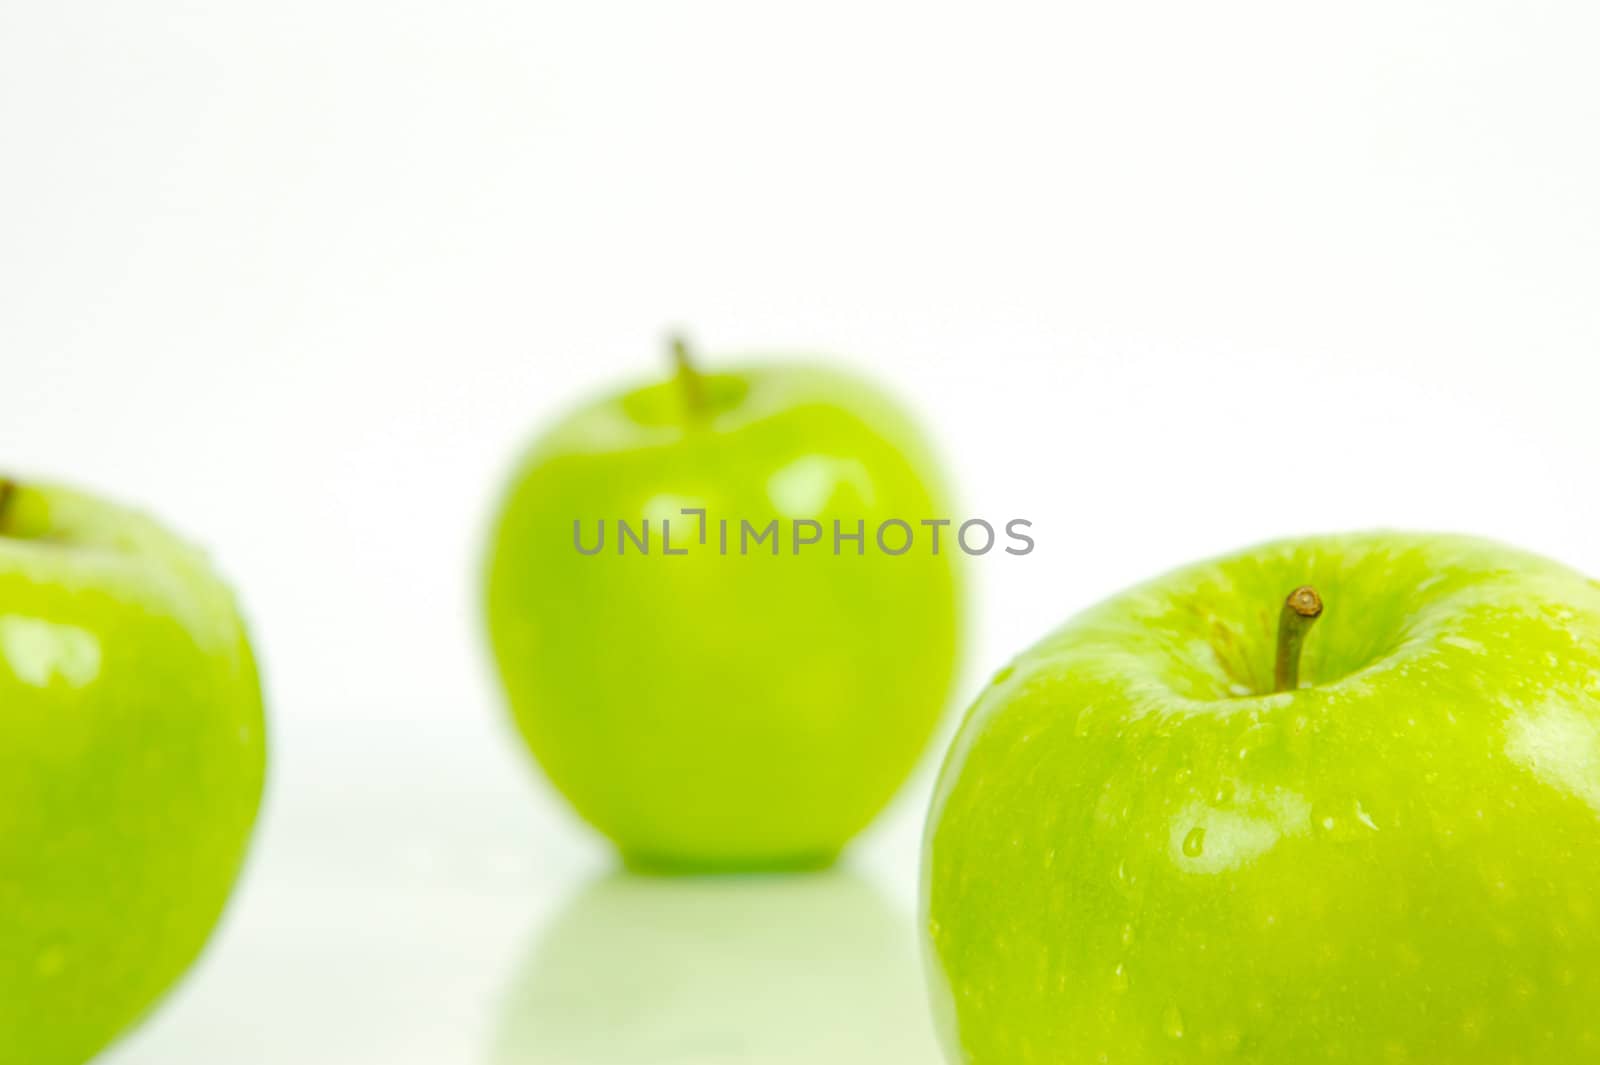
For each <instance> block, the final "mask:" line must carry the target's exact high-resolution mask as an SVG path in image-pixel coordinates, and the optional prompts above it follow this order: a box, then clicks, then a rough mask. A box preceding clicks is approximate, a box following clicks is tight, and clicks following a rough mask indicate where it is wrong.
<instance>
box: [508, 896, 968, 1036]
mask: <svg viewBox="0 0 1600 1065" xmlns="http://www.w3.org/2000/svg"><path fill="white" fill-rule="evenodd" d="M917 962H918V959H917V942H916V938H915V936H914V935H913V934H912V928H911V922H910V920H909V919H907V917H906V916H905V915H903V914H901V913H900V912H899V911H898V910H897V909H896V908H895V907H893V906H891V905H890V904H889V903H888V902H887V901H886V900H885V899H884V898H883V897H882V896H881V895H880V894H879V893H878V892H877V891H876V890H874V889H873V888H872V887H871V886H870V885H868V884H867V883H865V882H864V881H862V880H860V879H858V878H856V877H855V876H852V875H850V874H847V873H842V872H838V871H829V872H825V873H816V874H806V875H800V876H752V877H700V878H689V877H670V878H664V877H640V876H634V875H625V874H618V875H612V876H608V877H605V878H603V879H601V880H599V881H596V882H595V883H593V884H590V885H589V886H588V887H586V888H585V889H584V890H583V891H582V892H581V893H580V894H579V896H578V897H577V898H576V899H574V900H573V901H572V902H571V903H569V904H568V905H566V906H565V907H564V908H563V909H562V910H561V911H560V912H558V913H557V914H556V916H555V917H554V918H553V919H552V920H551V921H550V922H549V924H548V925H547V926H546V927H545V928H544V929H543V930H542V931H541V933H540V934H539V936H538V938H537V940H536V942H535V943H534V945H533V949H532V950H531V951H530V953H529V954H528V957H527V958H526V960H525V961H524V962H523V964H522V966H521V968H520V970H519V971H518V972H517V974H516V976H515V978H514V979H513V980H512V982H511V985H510V987H509V988H508V991H507V994H506V996H505V1003H504V1005H503V1007H502V1010H501V1013H502V1018H501V1022H500V1027H499V1031H498V1034H497V1037H496V1040H495V1046H494V1051H493V1053H492V1055H491V1056H490V1061H491V1062H493V1065H620V1063H637V1065H746V1063H748V1065H929V1063H930V1062H932V1061H934V1060H936V1059H937V1058H938V1054H939V1051H938V1047H937V1046H936V1045H935V1043H934V1039H933V1033H932V1031H931V1029H930V1027H929V1024H928V1014H927V1003H926V1000H925V999H924V997H923V995H922V988H921V984H920V982H919V980H918V964H917Z"/></svg>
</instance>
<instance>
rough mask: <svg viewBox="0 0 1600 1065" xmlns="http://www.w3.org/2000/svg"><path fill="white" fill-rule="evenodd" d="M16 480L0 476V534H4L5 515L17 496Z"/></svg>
mask: <svg viewBox="0 0 1600 1065" xmlns="http://www.w3.org/2000/svg"><path fill="white" fill-rule="evenodd" d="M17 490H18V489H17V482H16V481H13V480H12V479H11V478H9V477H0V536H4V535H5V531H6V516H7V514H8V513H9V512H10V510H11V504H12V502H13V501H14V500H15V499H16V498H17Z"/></svg>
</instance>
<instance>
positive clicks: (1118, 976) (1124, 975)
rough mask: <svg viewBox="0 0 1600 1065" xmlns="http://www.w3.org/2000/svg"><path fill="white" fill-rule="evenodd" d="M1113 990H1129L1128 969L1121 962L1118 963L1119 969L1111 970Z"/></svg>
mask: <svg viewBox="0 0 1600 1065" xmlns="http://www.w3.org/2000/svg"><path fill="white" fill-rule="evenodd" d="M1111 990H1113V991H1126V990H1128V968H1127V966H1125V965H1123V964H1122V963H1121V962H1120V961H1119V962H1117V967H1116V968H1115V969H1112V970H1111Z"/></svg>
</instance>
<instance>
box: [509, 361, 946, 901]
mask: <svg viewBox="0 0 1600 1065" xmlns="http://www.w3.org/2000/svg"><path fill="white" fill-rule="evenodd" d="M704 385H705V388H706V394H707V396H708V410H706V411H703V412H701V413H700V414H698V415H692V414H689V413H686V407H685V396H684V394H683V391H682V388H681V382H679V381H667V382H664V383H661V384H658V385H654V386H649V387H646V388H643V389H640V390H637V391H634V392H630V393H626V394H624V395H622V396H619V397H611V398H607V399H604V400H601V401H599V402H597V403H594V404H591V405H588V406H586V407H584V408H583V409H581V410H579V411H577V412H575V413H574V414H573V415H571V416H570V417H569V418H567V419H566V420H564V421H563V422H562V423H561V424H559V425H557V426H555V427H554V428H553V429H552V430H551V431H550V432H549V433H548V434H547V435H545V436H544V437H543V438H542V439H541V440H539V441H538V442H537V443H536V444H535V445H534V446H533V448H532V450H531V451H530V452H529V453H528V454H527V456H526V457H525V458H524V460H523V462H522V463H521V466H520V468H519V469H518V471H517V473H516V475H515V477H514V479H513V482H512V485H511V488H510V490H509V493H508V494H507V496H506V498H505V500H504V503H503V505H502V507H501V510H500V514H499V517H498V520H497V521H496V523H495V530H494V534H493V542H492V545H491V549H490V557H489V566H488V577H487V606H488V621H489V632H490V636H491V639H492V643H493V648H494V652H495V658H496V660H497V662H498V664H499V667H500V673H501V676H502V678H503V680H504V683H505V687H506V691H507V693H508V696H509V701H510V706H511V709H512V711H513V713H514V716H515V718H516V723H517V725H518V727H519V728H520V730H521V732H522V735H523V736H524V737H525V739H526V741H527V744H528V746H529V748H530V749H531V750H532V752H533V753H534V755H535V756H536V758H537V759H538V762H539V764H540V765H541V766H542V767H543V769H544V771H545V773H546V774H547V775H548V776H549V778H550V780H551V781H553V782H554V784H555V785H556V787H557V788H558V789H559V790H560V791H561V792H562V793H563V794H564V795H565V796H566V797H567V799H568V800H569V801H570V802H571V803H572V805H573V807H575V808H576V810H577V811H578V813H579V814H581V815H582V816H583V817H584V818H585V819H586V820H587V821H588V822H589V823H590V824H592V825H594V826H595V827H596V828H598V829H599V830H600V831H601V832H603V833H604V834H605V835H607V836H608V837H610V838H611V839H612V840H613V841H614V842H615V843H616V844H617V846H618V847H620V848H621V850H622V851H623V853H624V855H625V856H626V857H627V858H628V860H629V861H630V862H631V863H632V864H634V865H636V866H639V867H647V868H652V869H658V870H716V869H746V868H762V867H782V866H807V865H819V864H826V863H827V862H829V861H831V860H832V859H833V857H834V856H835V855H836V854H837V853H838V851H839V850H840V848H841V847H843V846H844V844H845V843H846V841H848V840H849V839H850V838H851V837H852V836H854V835H855V834H856V833H857V832H859V831H860V830H861V829H862V828H863V827H864V826H865V825H866V824H867V823H868V822H869V821H870V820H871V819H872V818H873V816H874V815H875V814H876V813H877V812H878V811H879V810H880V809H881V808H882V807H883V806H884V805H885V804H886V803H887V802H888V801H889V799H890V798H891V796H893V795H894V793H895V791H896V790H897V789H898V788H899V787H900V785H901V784H902V783H903V782H904V780H905V779H906V777H907V775H908V774H909V773H910V771H911V769H912V768H913V766H914V764H915V762H916V760H917V758H918V756H919V754H920V753H921V751H922V750H923V748H924V746H925V744H926V743H927V740H928V738H929V736H930V734H931V733H932V731H933V729H934V727H935V724H936V723H937V721H938V719H939V717H940V715H941V712H942V711H943V709H944V707H945V704H946V701H947V699H948V693H949V688H950V684H951V677H952V671H953V668H954V663H955V657H956V644H957V615H958V604H957V599H958V589H957V576H956V562H957V559H956V549H955V547H954V544H953V536H952V532H951V530H950V529H946V530H945V535H944V540H943V541H942V543H941V551H940V553H939V554H938V555H934V554H933V553H932V552H931V550H927V549H921V550H917V549H914V550H912V551H909V552H907V553H906V554H904V555H900V556H898V557H890V556H886V555H883V554H881V553H879V552H877V551H876V549H875V546H874V545H872V544H870V543H869V544H868V549H867V553H866V554H865V555H864V556H858V555H857V554H855V553H854V547H853V545H849V544H847V545H845V548H846V550H845V552H844V553H843V554H841V555H839V556H835V555H834V554H833V553H832V539H831V537H832V530H833V524H832V523H833V521H834V519H836V518H837V519H839V520H841V521H842V522H844V528H845V530H846V531H850V530H853V529H854V528H855V523H856V521H858V520H864V521H865V522H866V527H867V530H868V532H867V536H868V537H869V538H871V537H872V536H873V532H872V530H873V529H875V528H876V526H877V524H878V522H879V521H880V520H882V519H885V518H889V517H899V518H903V519H905V520H908V521H910V522H912V523H913V524H914V523H916V522H917V521H918V520H920V519H921V518H924V517H930V518H931V517H940V518H942V517H947V516H948V515H949V511H948V508H947V507H946V506H945V503H944V500H943V495H942V492H941V490H940V489H939V487H938V485H937V483H936V480H937V478H936V474H935V467H934V464H933V462H932V461H931V459H930V458H929V456H928V454H927V451H926V448H925V445H924V443H923V441H922V437H921V434H920V433H918V432H917V430H916V429H915V427H914V426H913V425H912V424H911V423H910V421H909V420H908V419H907V418H906V417H905V415H904V414H902V413H901V412H900V411H899V410H898V408H897V407H896V406H895V405H894V404H893V403H891V402H890V401H889V400H888V399H886V398H885V397H884V396H882V395H881V394H880V393H879V392H878V391H877V390H875V389H874V388H872V387H871V386H869V385H867V384H866V383H864V382H862V381H859V380H857V379H855V378H852V377H848V376H844V375H841V374H838V373H834V372H829V371H824V370H819V369H811V368H804V367H781V366H780V367H766V368H762V369H759V370H748V371H741V372H735V373H728V374H717V375H714V376H710V377H707V378H705V379H704ZM681 507H704V508H706V510H707V512H708V517H709V519H710V521H711V528H710V529H709V530H708V535H707V543H706V544H705V545H701V544H700V543H699V540H698V522H699V519H698V518H697V517H688V518H684V517H682V516H681V515H680V513H679V509H680V508H681ZM645 516H653V517H656V518H661V517H666V518H670V519H672V537H673V549H674V550H675V551H676V550H680V549H687V550H688V551H689V553H688V554H687V555H683V556H677V555H675V556H672V557H664V556H663V555H662V554H661V553H660V546H661V545H660V541H659V536H660V529H659V526H658V527H657V528H656V529H655V530H654V532H653V535H654V536H655V537H656V539H655V540H653V541H652V552H651V554H650V555H648V556H643V555H640V554H638V553H637V552H636V551H634V550H633V548H632V546H631V545H630V546H629V549H628V553H627V554H626V555H619V554H618V553H617V550H616V547H617V545H616V543H614V542H613V541H614V537H612V538H608V540H607V541H606V545H605V550H604V551H603V552H602V553H601V554H598V555H594V556H583V555H580V554H579V553H578V551H577V550H576V549H575V547H574V541H573V523H574V521H575V520H581V521H582V522H583V523H584V529H585V533H584V537H585V543H586V545H587V546H592V545H593V539H592V537H593V529H594V527H595V522H596V521H597V520H598V519H605V520H607V521H608V522H611V521H614V520H615V519H618V518H623V519H627V520H629V521H630V522H635V523H637V521H638V519H640V518H641V517H645ZM723 518H726V519H727V520H729V522H730V526H731V527H732V529H731V532H730V551H729V553H728V554H727V555H723V554H721V553H720V552H719V543H718V541H719V533H718V530H717V526H716V523H717V522H718V521H719V520H720V519H723ZM773 518H777V519H780V521H781V522H783V523H785V524H786V525H787V523H789V522H792V520H793V519H795V518H809V519H814V520H816V521H818V522H820V523H821V524H822V526H823V528H824V529H825V530H826V532H825V536H824V542H823V543H821V544H818V545H813V546H811V547H809V548H806V549H804V550H803V551H802V553H801V554H799V555H795V554H794V553H793V552H792V546H791V542H790V540H789V539H788V538H787V533H786V534H785V535H786V539H785V540H784V542H783V544H782V545H781V553H780V554H779V555H777V556H776V557H774V556H772V555H771V554H770V553H769V548H767V547H765V546H762V547H760V548H755V549H752V550H751V553H749V554H748V555H741V554H739V551H738V540H737V536H738V527H739V522H740V521H741V520H748V521H750V522H751V523H752V524H753V525H756V526H763V525H765V524H766V522H768V521H770V520H771V519H773ZM680 523H681V524H680ZM612 531H613V532H614V528H613V530H612Z"/></svg>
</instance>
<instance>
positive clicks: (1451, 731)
mask: <svg viewBox="0 0 1600 1065" xmlns="http://www.w3.org/2000/svg"><path fill="white" fill-rule="evenodd" d="M1307 588H1309V589H1314V590H1315V591H1316V593H1318V594H1317V596H1316V599H1317V602H1316V604H1315V608H1316V609H1315V611H1314V612H1313V610H1312V606H1313V604H1312V603H1311V600H1310V599H1308V598H1303V599H1302V603H1301V605H1302V606H1303V607H1305V610H1304V612H1302V613H1299V614H1298V616H1299V617H1300V620H1299V621H1295V620H1294V619H1293V618H1291V617H1290V614H1292V613H1297V612H1296V611H1294V610H1292V609H1290V607H1292V606H1293V604H1292V603H1291V604H1290V605H1289V607H1286V606H1285V596H1286V595H1289V594H1290V593H1291V592H1296V594H1298V592H1297V590H1301V591H1303V590H1305V589H1307ZM1308 619H1309V620H1308ZM1310 621H1315V625H1314V627H1311V626H1310V624H1309V622H1310ZM1296 639H1298V640H1299V642H1300V645H1301V646H1300V654H1301V661H1300V662H1299V676H1298V677H1297V678H1295V680H1294V681H1293V683H1291V684H1289V685H1286V686H1285V687H1284V688H1283V689H1282V690H1278V689H1279V686H1278V683H1277V680H1278V678H1277V677H1275V668H1274V666H1275V659H1276V658H1278V657H1279V656H1277V655H1275V647H1277V646H1281V644H1282V643H1283V641H1284V640H1289V641H1293V640H1296ZM923 860H924V868H923V888H922V890H923V919H924V928H925V932H926V936H927V943H928V947H929V959H930V965H929V972H930V983H931V986H932V989H933V996H934V1000H935V1008H936V1013H937V1014H938V1017H939V1021H940V1025H941V1028H942V1037H943V1041H944V1044H945V1047H946V1050H947V1053H948V1055H949V1057H950V1060H951V1061H953V1062H965V1063H973V1065H1029V1063H1045V1062H1049V1063H1052V1065H1054V1063H1059V1062H1066V1061H1073V1062H1077V1061H1082V1062H1115V1063H1118V1065H1157V1063H1160V1065H1185V1063H1196V1065H1198V1063H1212V1062H1216V1063H1221V1062H1229V1063H1236V1062H1254V1063H1261V1065H1279V1063H1284V1062H1294V1063H1296V1065H1323V1063H1333V1062H1348V1063H1360V1065H1368V1063H1378V1062H1383V1063H1392V1062H1405V1063H1416V1065H1424V1063H1426V1065H1433V1063H1439V1062H1449V1063H1451V1065H1511V1063H1514V1062H1522V1063H1526V1065H1535V1063H1543V1062H1580V1061H1600V1012H1597V1011H1596V1009H1595V1003H1596V1002H1600V896H1597V895H1596V891H1595V885H1596V884H1600V587H1597V585H1596V584H1595V583H1594V582H1592V581H1590V580H1587V579H1586V578H1584V577H1583V576H1581V575H1579V574H1578V573H1575V572H1573V571H1571V570H1569V569H1567V568H1565V567H1563V566H1561V565H1558V564H1557V563H1555V562H1551V561H1547V560H1545V559H1543V558H1539V557H1536V556H1534V555H1531V554H1527V553H1524V552H1522V551H1518V550H1514V549H1512V548H1509V547H1505V546H1501V545H1498V544H1494V543H1489V542H1486V541H1482V540H1475V539H1469V538H1465V537H1460V536H1444V535H1419V534H1406V533H1388V532H1374V533H1361V534H1354V535H1343V536H1325V537H1318V538H1313V539H1306V540H1299V541H1291V542H1283V543H1274V544H1268V545H1266V546H1262V547H1257V548H1254V549H1251V550H1247V551H1243V552H1241V553H1239V554H1237V555H1233V556H1231V557H1227V558H1223V559H1219V560H1215V561H1210V562H1204V563H1200V564H1197V565H1193V566H1190V567H1188V568H1185V569H1181V570H1178V571H1176V572H1174V573H1171V574H1168V575H1167V576H1164V577H1161V578H1158V579H1156V580H1153V581H1151V582H1150V583H1148V584H1144V585H1141V586H1139V587H1137V588H1134V589H1132V590H1130V591H1128V592H1125V593H1123V594H1121V595H1119V596H1116V597H1114V598H1112V599H1110V600H1108V601H1107V602H1104V603H1102V604H1100V605H1099V606H1096V607H1094V608H1092V609H1090V610H1088V611H1086V612H1084V613H1083V614H1081V615H1079V616H1078V617H1076V618H1075V619H1073V620H1072V621H1070V622H1069V623H1068V624H1066V625H1065V626H1064V627H1063V628H1061V629H1060V630H1058V631H1057V632H1055V633H1054V634H1052V635H1051V636H1049V637H1047V638H1046V639H1045V640H1043V641H1042V642H1041V643H1039V644H1038V645H1037V646H1035V647H1034V648H1032V649H1031V650H1029V651H1027V652H1025V653H1024V654H1022V655H1021V656H1020V657H1018V658H1017V659H1016V660H1015V661H1014V662H1013V663H1012V664H1011V665H1009V666H1008V667H1006V668H1005V669H1003V670H1001V671H1000V673H999V674H998V675H997V676H996V677H995V678H994V680H993V682H992V683H991V684H990V686H989V687H988V689H987V690H986V691H985V692H984V693H983V694H982V695H981V696H980V697H979V699H978V700H977V702H976V704H975V705H974V706H973V707H972V709H971V710H970V711H969V713H968V715H967V718H966V720H965V722H964V724H963V727H962V729H961V732H960V735H959V737H958V739H957V741H956V743H955V745H954V747H953V749H952V750H951V752H950V753H949V756H948V759H947V762H946V764H945V766H944V769H943V772H942V775H941V778H940V781H939V785H938V790H937V793H936V796H935V799H934V803H933V807H932V810H931V814H930V819H929V823H928V827H927V831H926V837H925V844H924V854H923Z"/></svg>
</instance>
